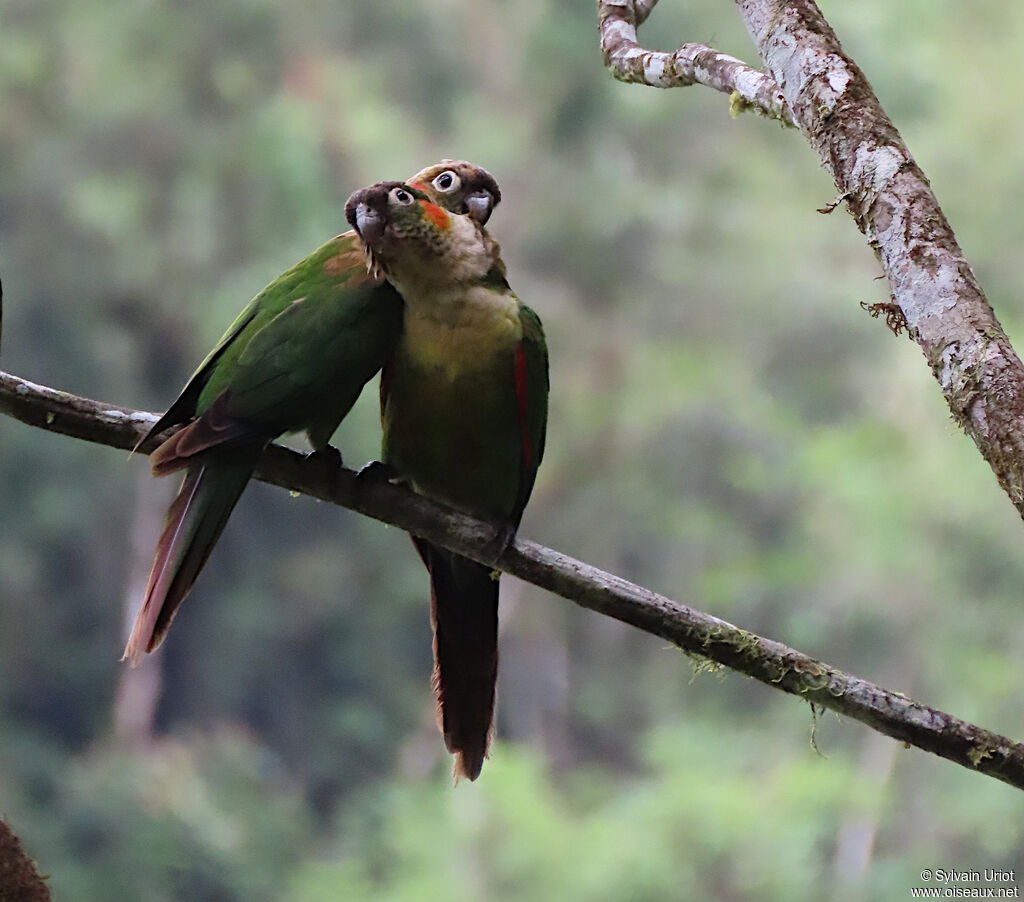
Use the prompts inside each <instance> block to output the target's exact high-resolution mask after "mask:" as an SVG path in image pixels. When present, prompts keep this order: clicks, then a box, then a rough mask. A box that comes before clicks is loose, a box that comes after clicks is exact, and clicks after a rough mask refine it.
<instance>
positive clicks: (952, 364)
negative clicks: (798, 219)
mask: <svg viewBox="0 0 1024 902" xmlns="http://www.w3.org/2000/svg"><path fill="white" fill-rule="evenodd" d="M737 7H738V8H739V11H740V15H741V16H742V17H743V20H744V21H745V23H746V25H747V28H748V30H749V31H750V34H751V36H752V37H753V39H754V41H755V43H756V44H757V48H758V51H759V52H760V54H761V57H762V59H763V60H764V62H765V65H766V66H767V67H768V68H769V70H770V71H771V72H772V74H773V75H774V76H775V78H776V80H777V81H778V83H779V85H780V87H781V88H782V91H783V94H784V95H785V97H786V100H787V102H788V103H789V104H790V108H791V109H792V112H793V118H794V120H795V122H796V124H797V126H798V127H799V128H800V130H801V131H802V132H803V133H804V136H805V137H806V138H807V140H808V141H809V142H810V144H811V146H812V147H813V148H814V149H815V150H816V151H817V152H818V156H819V157H820V158H821V161H822V164H823V165H824V166H825V168H826V169H827V170H828V171H829V172H831V173H832V177H833V179H834V180H835V183H836V187H837V188H838V189H839V193H840V194H841V195H842V196H844V198H845V200H846V205H847V208H848V209H849V211H850V213H851V214H852V215H853V218H854V220H855V221H856V223H857V227H858V228H859V229H860V230H861V231H862V232H863V233H864V235H865V236H866V237H867V239H868V243H869V244H870V245H871V247H872V248H873V249H874V250H875V252H876V254H877V255H878V258H879V260H880V261H881V263H882V267H883V269H884V271H885V274H886V276H887V277H888V279H889V284H890V286H891V290H892V295H893V300H894V301H895V302H896V303H897V304H898V305H899V307H900V310H901V311H902V312H903V316H904V317H905V318H906V321H907V327H908V331H909V333H910V336H911V337H912V338H913V339H914V340H915V341H916V342H917V343H918V344H919V345H920V347H921V350H922V351H923V352H924V355H925V358H926V359H927V360H928V364H929V366H931V369H932V372H933V374H934V375H935V378H936V379H937V380H938V383H939V386H940V387H941V389H942V393H943V395H945V398H946V402H947V403H948V404H949V409H950V411H951V412H952V415H953V419H954V420H955V421H956V422H957V423H958V424H959V425H960V426H961V427H962V428H963V429H964V431H965V432H967V434H968V435H969V436H970V437H971V438H972V439H973V440H974V443H975V444H976V445H977V446H978V450H979V451H980V452H981V454H982V456H983V457H984V458H985V460H987V461H988V463H989V465H990V466H991V467H992V470H993V472H994V473H995V474H996V478H997V479H998V480H999V484H1000V485H1001V486H1002V487H1003V490H1004V491H1005V492H1006V493H1007V495H1009V497H1010V500H1011V501H1012V502H1013V504H1014V506H1015V507H1016V508H1017V510H1018V512H1019V513H1020V514H1021V515H1022V516H1024V367H1022V366H1021V361H1020V359H1019V358H1018V356H1017V353H1016V352H1015V351H1014V349H1013V347H1012V345H1011V344H1010V340H1009V339H1008V338H1007V337H1006V334H1005V333H1004V332H1003V329H1002V326H1000V324H999V321H998V320H997V319H996V316H995V314H994V313H993V312H992V308H991V307H990V306H989V304H988V301H987V300H986V298H985V295H984V293H983V292H982V290H981V287H980V286H979V285H978V282H977V279H975V277H974V273H973V272H972V271H971V267H970V265H969V264H968V263H967V260H966V258H965V257H964V254H963V251H962V250H961V249H960V246H959V245H958V244H957V241H956V238H955V237H954V235H953V230H952V228H951V227H950V225H949V222H948V221H947V220H946V217H945V215H944V214H943V212H942V209H941V208H940V207H939V203H938V201H937V200H936V199H935V195H934V194H933V193H932V190H931V187H930V186H929V184H928V180H927V179H926V178H925V176H924V173H923V172H922V171H921V169H920V167H919V166H918V165H917V163H916V162H915V161H914V158H913V157H912V156H911V155H910V151H909V150H907V147H906V145H905V144H904V143H903V139H902V138H901V137H900V134H899V132H898V131H897V130H896V127H895V126H894V125H893V123H892V121H891V120H890V119H889V117H888V116H886V114H885V111H884V110H883V109H882V107H881V105H880V104H879V102H878V99H877V98H876V97H875V95H874V92H873V91H872V90H871V85H869V84H868V81H867V79H866V78H865V77H864V73H863V72H861V71H860V69H859V68H858V67H857V65H856V63H854V62H853V60H851V59H850V58H849V57H848V56H846V54H844V53H843V49H842V47H841V46H840V44H839V40H838V38H836V36H835V33H834V32H833V31H832V29H831V27H830V26H829V24H828V23H827V22H826V21H825V18H824V17H823V16H822V14H821V12H820V11H819V10H818V8H817V6H815V4H814V3H813V2H812V0H790V2H781V0H737Z"/></svg>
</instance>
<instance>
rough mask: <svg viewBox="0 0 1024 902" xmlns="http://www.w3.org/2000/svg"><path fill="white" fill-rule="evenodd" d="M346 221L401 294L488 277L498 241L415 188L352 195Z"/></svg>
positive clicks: (383, 186) (386, 185) (391, 186)
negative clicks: (412, 287)
mask: <svg viewBox="0 0 1024 902" xmlns="http://www.w3.org/2000/svg"><path fill="white" fill-rule="evenodd" d="M345 218H346V219H348V221H349V223H350V224H351V226H352V227H353V228H354V229H355V230H356V233H357V234H358V235H359V237H360V239H361V240H362V242H363V244H364V245H365V247H366V249H367V251H368V253H369V256H370V259H371V261H372V265H374V266H376V267H377V268H379V269H380V270H381V271H382V272H383V273H384V274H385V275H386V276H387V277H388V280H389V281H390V282H391V283H392V284H393V285H394V286H395V287H396V288H398V289H399V291H401V290H402V285H403V284H411V283H413V282H415V283H417V284H418V285H419V286H420V287H422V286H425V285H427V284H433V285H437V284H441V283H449V284H454V283H457V282H460V281H463V280H465V279H473V278H478V277H480V276H482V275H483V274H485V273H487V272H488V271H489V270H490V269H491V267H492V266H493V265H494V262H495V261H496V260H497V259H498V257H499V250H498V245H497V243H496V242H495V241H494V240H493V239H492V238H491V237H490V236H489V235H488V234H487V232H486V230H485V229H484V228H483V226H482V225H481V224H480V223H479V222H478V221H477V220H476V219H475V218H473V217H472V216H470V215H469V214H460V213H449V212H448V211H447V210H445V209H443V208H442V207H440V206H438V205H437V204H435V203H433V201H431V200H430V199H429V197H428V196H427V195H426V194H425V193H424V192H423V191H420V190H419V189H417V188H414V187H412V186H411V185H408V184H406V183H403V182H378V183H377V184H376V185H371V186H370V187H369V188H363V189H362V190H361V191H356V192H355V193H354V194H353V195H352V196H351V197H350V198H349V199H348V202H347V203H346V204H345Z"/></svg>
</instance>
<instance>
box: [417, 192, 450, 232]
mask: <svg viewBox="0 0 1024 902" xmlns="http://www.w3.org/2000/svg"><path fill="white" fill-rule="evenodd" d="M420 206H421V207H423V212H424V213H425V214H426V216H427V219H429V220H430V221H431V222H432V223H433V224H434V225H436V226H437V227H438V228H439V229H440V230H441V231H442V232H446V231H448V229H450V228H451V227H452V218H451V217H450V216H449V215H448V214H447V213H446V212H445V211H444V210H442V209H441V208H440V207H439V206H438V205H437V204H432V203H431V202H430V201H429V200H421V201H420Z"/></svg>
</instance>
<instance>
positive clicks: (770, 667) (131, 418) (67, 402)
mask: <svg viewBox="0 0 1024 902" xmlns="http://www.w3.org/2000/svg"><path fill="white" fill-rule="evenodd" d="M0 413H5V414H7V415H8V416H12V417H14V418H15V419H18V420H21V421H22V422H24V423H28V424H30V425H33V426H39V427H41V428H43V429H48V430H50V431H53V432H60V433H63V434H64V435H71V436H75V437H76V438H81V439H85V440H87V441H91V442H97V443H99V444H104V445H110V446H112V447H115V448H131V447H133V446H134V445H135V443H136V442H137V441H138V440H139V438H140V437H141V436H142V435H143V434H144V433H145V431H146V429H147V428H148V427H149V425H150V424H152V423H153V422H154V421H155V420H156V416H155V415H154V414H150V413H145V412H142V411H137V410H131V409H129V408H125V407H118V406H116V405H113V404H104V403H101V402H98V401H90V400H88V399H86V398H80V397H76V396H74V395H70V394H67V393H65V392H59V391H55V390H54V389H51V388H46V387H44V386H39V385H34V384H33V383H31V382H27V381H25V380H23V379H19V378H18V377H16V376H11V375H9V374H7V373H3V372H0ZM142 450H143V451H146V450H148V448H146V447H144V448H143V449H142ZM256 478H258V479H262V480H263V481H265V482H269V483H271V484H273V485H278V486H281V487H283V488H286V489H289V490H291V491H296V492H302V493H304V494H307V495H311V496H312V497H314V498H319V499H321V500H322V501H329V502H331V503H334V504H338V505H341V506H342V507H347V508H350V509H352V510H355V511H358V512H359V513H362V514H365V515H367V516H369V517H373V518H375V519H377V520H381V521H383V522H385V523H391V524H393V525H394V526H398V527H400V528H401V529H405V530H407V531H409V532H411V533H413V534H414V535H417V536H422V537H423V538H425V539H429V540H430V541H431V542H434V543H436V544H438V545H442V546H444V547H445V548H448V549H450V550H451V551H455V552H458V553H459V554H462V555H465V556H466V557H470V558H472V559H474V560H477V561H480V562H482V563H488V564H492V565H494V566H496V567H497V568H498V569H500V570H504V571H506V572H508V573H511V574H513V575H514V576H517V577H519V578H520V579H522V580H525V581H526V582H529V583H533V584H534V585H536V586H540V587H541V588H544V589H547V590H548V591H550V592H553V593H554V594H556V595H560V596H562V597H563V598H567V599H569V600H570V601H574V602H576V604H578V605H580V606H581V607H584V608H589V609H590V610H592V611H597V612H598V613H601V614H606V615H607V616H609V617H614V618H615V619H616V620H621V621H622V622H623V623H628V624H630V625H632V626H635V627H637V628H639V629H642V630H644V631H645V632H648V633H651V634H652V635H655V636H660V637H661V638H663V639H665V640H667V641H669V642H671V643H673V644H674V645H677V646H678V647H679V648H681V649H682V650H683V651H685V652H687V653H689V654H692V655H698V656H700V657H702V658H707V659H710V660H712V661H715V662H717V663H719V664H723V665H725V666H726V667H729V668H731V669H733V670H736V671H739V672H740V673H744V674H746V675H747V676H750V677H753V678H754V679H757V680H760V681H761V682H762V683H764V684H766V685H768V686H771V687H773V688H775V689H781V690H782V691H784V692H789V693H791V694H793V695H797V696H800V697H802V698H804V699H806V700H807V701H809V702H812V703H813V704H815V705H819V706H821V707H823V708H829V709H831V710H833V711H837V712H839V713H842V714H846V715H848V716H849V717H851V718H853V719H855V720H859V721H861V722H862V723H865V724H867V725H868V726H870V727H872V728H873V729H875V730H877V731H879V732H880V733H884V734H885V735H887V736H891V737H893V738H894V739H898V740H900V741H902V742H906V743H907V744H909V745H914V746H917V747H918V748H920V749H923V750H925V751H928V752H932V753H933V754H936V755H939V756H941V757H943V758H947V759H949V760H950V761H955V762H956V763H957V764H960V765H962V766H964V767H967V768H969V769H970V770H974V771H978V772H979V773H983V774H987V775H989V776H992V777H995V778H996V779H998V780H1002V781H1003V782H1005V783H1009V784H1010V785H1011V786H1016V787H1017V788H1019V789H1024V745H1020V744H1018V743H1015V742H1013V741H1012V740H1010V739H1007V738H1006V737H1004V736H999V735H998V734H995V733H992V732H989V731H988V730H984V729H982V728H981V727H978V726H975V725H974V724H971V723H967V722H965V721H962V720H959V719H958V718H955V717H953V716H952V715H949V714H946V713H944V712H942V711H939V710H936V709H935V708H930V707H928V706H926V705H922V704H920V703H918V702H915V701H913V700H912V699H910V698H907V697H906V696H905V695H903V694H902V693H899V692H894V691H892V690H889V689H883V688H882V687H880V686H876V685H874V684H872V683H869V682H868V681H867V680H863V679H861V678H860V677H856V676H853V675H852V674H848V673H844V672H843V671H841V670H839V669H838V668H835V667H832V666H831V665H829V664H825V663H823V662H822V661H818V660H815V659H814V658H812V657H810V656H808V655H806V654H803V653H802V652H799V651H797V650H795V649H792V648H789V647H787V646H785V645H783V644H782V643H781V642H776V641H774V640H772V639H766V638H763V637H761V636H758V635H755V634H754V633H751V632H748V631H747V630H744V629H741V628H739V627H736V626H734V625H732V624H731V623H727V622H726V621H724V620H720V619H718V618H717V617H714V616H712V615H710V614H705V613H703V612H702V611H698V610H696V609H694V608H691V607H689V606H687V605H685V604H681V603H680V602H677V601H673V600H672V599H670V598H666V597H665V596H663V595H658V594H657V593H655V592H651V591H650V590H648V589H645V588H643V587H642V586H637V585H635V584H633V583H630V582H628V581H626V580H624V579H621V578H620V577H618V576H615V575H613V574H611V573H607V572H605V571H603V570H599V569H597V568H596V567H591V566H589V565H588V564H585V563H583V562H582V561H579V560H576V559H575V558H571V557H569V556H568V555H565V554H562V553H561V552H558V551H554V550H552V549H550V548H545V547H543V546H542V545H538V544H536V543H535V542H530V541H527V540H525V539H516V540H515V542H514V543H513V544H512V545H511V546H510V547H509V548H508V549H506V550H505V552H504V553H503V554H502V555H501V557H500V559H499V560H498V561H497V562H496V563H495V561H494V560H493V551H494V547H495V538H496V537H495V533H494V528H493V527H492V526H490V525H488V524H486V523H483V522H481V521H479V520H475V519H473V518H472V517H468V516H466V515H464V514H461V513H458V512H457V511H453V510H451V509H449V508H445V507H443V506H441V505H438V504H435V503H434V502H432V501H428V500H427V499H425V498H421V497H419V496H418V495H414V494H412V493H411V492H409V491H408V490H407V489H404V488H401V487H399V486H394V485H391V484H390V483H388V482H386V481H374V480H366V479H359V478H358V477H357V475H356V473H355V472H353V471H352V470H348V469H344V468H338V467H335V466H333V465H331V464H330V462H329V461H326V460H324V459H318V458H316V457H312V458H309V457H305V456H304V455H302V454H299V453H298V452H295V451H291V450H288V449H286V448H282V447H280V446H277V445H271V446H270V447H269V448H268V449H267V450H266V452H265V453H264V455H263V457H262V459H261V460H260V464H259V467H258V468H257V470H256Z"/></svg>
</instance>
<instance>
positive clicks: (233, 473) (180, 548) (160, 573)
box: [122, 462, 253, 667]
mask: <svg viewBox="0 0 1024 902" xmlns="http://www.w3.org/2000/svg"><path fill="white" fill-rule="evenodd" d="M252 470H253V466H252V464H251V463H248V462H237V463H236V462H232V463H214V464H208V465H205V466H196V467H193V468H191V469H189V471H188V473H187V474H186V475H185V478H184V480H183V481H182V483H181V488H180V489H179V490H178V494H177V496H176V497H175V499H174V501H173V502H172V503H171V506H170V508H168V510H167V516H166V517H165V519H164V531H163V534H162V535H161V536H160V541H159V542H158V543H157V546H156V558H155V559H154V561H153V569H152V570H150V572H149V582H148V583H147V584H146V595H145V598H144V599H143V602H142V607H141V608H140V609H139V613H138V615H137V616H136V618H135V625H134V626H133V627H132V634H131V636H130V637H129V639H128V645H127V646H126V647H125V650H124V658H127V659H128V661H129V663H130V664H131V665H132V667H134V666H135V665H136V664H138V663H139V660H140V659H141V658H142V655H143V654H144V653H145V652H149V651H153V650H154V649H155V648H157V647H158V646H159V645H160V643H161V642H163V639H164V636H165V635H166V634H167V630H168V628H169V627H170V625H171V621H172V620H173V619H174V615H175V614H176V613H177V611H178V606H179V605H180V604H181V602H182V600H183V599H184V598H185V596H186V595H187V594H188V591H189V589H191V588H192V584H193V583H194V582H195V581H196V577H197V576H198V575H199V571H200V570H202V569H203V564H205V563H206V559H207V558H208V557H209V556H210V552H211V551H212V550H213V546H214V545H215V544H216V543H217V539H219V538H220V534H221V532H222V531H223V529H224V524H225V523H227V522H228V517H229V516H231V511H232V510H233V509H234V507H235V503H236V502H237V501H238V498H239V496H240V495H241V494H242V490H243V489H244V488H245V484H246V483H247V482H248V481H249V477H250V476H251V475H252ZM124 658H122V660H124Z"/></svg>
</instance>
